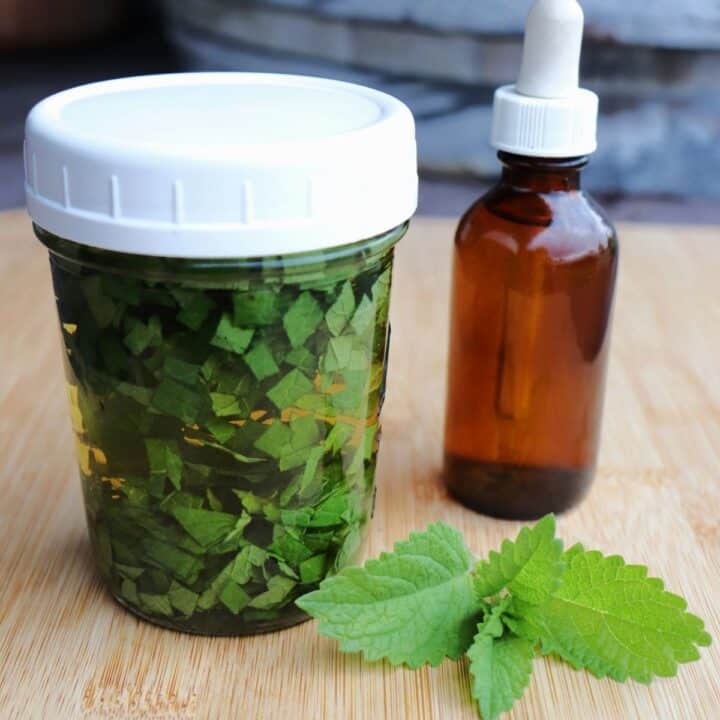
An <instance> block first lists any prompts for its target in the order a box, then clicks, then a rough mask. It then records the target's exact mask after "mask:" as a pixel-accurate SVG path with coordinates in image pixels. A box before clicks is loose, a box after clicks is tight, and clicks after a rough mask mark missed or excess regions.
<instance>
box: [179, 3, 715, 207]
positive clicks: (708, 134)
mask: <svg viewBox="0 0 720 720" xmlns="http://www.w3.org/2000/svg"><path fill="white" fill-rule="evenodd" d="M582 4H583V7H584V9H585V14H586V21H587V22H586V25H587V27H586V43H585V52H584V59H583V68H582V76H583V84H584V85H585V86H587V87H590V88H591V89H593V90H595V91H596V92H598V93H599V94H600V96H601V108H602V117H601V121H600V138H599V139H600V150H599V152H598V153H597V155H596V156H595V158H594V161H593V163H592V164H591V167H590V171H589V173H588V180H589V184H590V185H591V187H592V188H593V189H595V190H598V191H602V192H605V193H618V194H644V195H671V196H677V197H685V198H689V197H704V198H720V0H685V1H684V2H682V3H681V2H677V1H673V2H671V1H670V0H584V2H583V3H582ZM165 7H166V11H167V16H168V20H169V27H170V36H171V39H172V41H173V42H174V43H175V45H176V46H177V47H178V48H179V50H180V51H181V53H182V57H183V59H184V63H185V64H186V66H187V67H189V68H190V69H196V70H200V69H239V70H249V71H267V72H290V73H307V74H313V75H324V76H328V77H335V78H339V79H344V80H350V81H353V82H360V83H363V84H367V85H372V86H374V87H378V88H379V89H382V90H386V91H388V92H391V93H393V94H394V95H397V96H398V97H400V98H401V99H403V100H404V101H405V102H407V103H408V104H409V105H410V107H411V108H412V110H413V111H414V113H415V115H416V118H417V120H418V140H419V146H420V161H421V166H422V168H423V169H424V170H425V171H426V172H429V173H439V174H447V175H452V176H472V177H479V178H488V177H491V176H494V175H495V174H496V172H497V162H496V160H495V154H494V151H493V150H492V149H491V148H490V147H489V146H488V143H487V138H488V136H489V124H490V102H491V98H492V92H493V90H494V88H495V87H496V86H497V85H499V84H502V83H507V82H513V81H514V80H515V77H516V74H517V70H518V67H519V62H520V54H521V47H522V44H521V43H522V28H523V25H524V19H525V16H526V14H527V11H528V9H529V7H530V0H182V1H181V0H165Z"/></svg>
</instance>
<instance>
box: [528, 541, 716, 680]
mask: <svg viewBox="0 0 720 720" xmlns="http://www.w3.org/2000/svg"><path fill="white" fill-rule="evenodd" d="M567 557H568V559H569V562H568V567H567V569H566V571H565V573H564V575H563V581H562V585H561V586H560V588H559V590H558V591H557V592H556V593H555V595H554V596H553V597H552V598H551V599H550V600H549V601H548V602H547V603H545V604H544V605H540V606H531V605H527V606H525V605H523V604H522V603H519V604H518V607H517V609H516V614H517V615H518V616H519V617H520V618H521V620H520V621H519V622H518V623H517V627H518V630H519V631H520V632H522V633H523V634H524V635H526V636H527V637H531V638H533V637H537V638H539V639H540V641H541V644H542V650H543V653H544V654H548V653H557V654H558V655H560V656H561V657H563V658H564V659H565V660H567V661H568V662H570V663H571V664H572V665H573V666H574V667H575V668H576V669H580V668H587V669H588V670H590V672H592V673H593V674H594V675H596V676H598V677H605V676H609V677H611V678H613V679H614V680H617V681H619V682H624V681H625V680H627V679H628V678H632V679H633V680H637V681H638V682H642V683H649V682H650V681H651V680H652V678H653V676H655V675H658V676H660V677H671V676H674V675H675V674H676V672H677V666H678V664H679V663H686V662H691V661H693V660H697V659H698V658H699V652H698V649H697V648H698V646H706V645H709V644H710V641H711V640H710V635H708V633H707V632H705V630H704V626H703V622H702V620H701V619H700V618H698V617H696V616H695V615H692V614H691V613H689V612H686V608H687V603H686V602H685V600H683V599H682V598H681V597H679V596H678V595H673V594H672V593H669V592H667V591H666V590H664V586H663V583H662V581H661V580H658V579H656V578H649V577H648V576H647V568H646V567H644V566H642V565H626V564H625V562H624V561H623V559H622V558H621V557H618V556H611V557H605V556H603V555H602V554H601V553H599V552H594V551H590V552H586V551H584V550H583V548H582V547H581V546H576V547H574V548H571V550H569V551H568V553H567Z"/></svg>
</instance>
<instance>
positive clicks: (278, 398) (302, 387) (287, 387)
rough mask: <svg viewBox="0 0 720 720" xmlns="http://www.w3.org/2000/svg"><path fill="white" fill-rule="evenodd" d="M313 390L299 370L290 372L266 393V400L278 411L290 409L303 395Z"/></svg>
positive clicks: (310, 383)
mask: <svg viewBox="0 0 720 720" xmlns="http://www.w3.org/2000/svg"><path fill="white" fill-rule="evenodd" d="M312 389H313V384H312V382H310V380H308V379H307V377H306V376H305V375H303V373H302V372H300V370H298V369H295V370H291V371H290V372H289V373H288V374H287V375H285V377H283V379H282V380H280V381H279V382H278V383H277V384H276V385H273V386H272V387H271V388H270V389H269V390H268V391H267V396H268V398H269V399H270V400H271V401H272V402H273V403H274V404H275V405H276V406H277V407H278V408H280V409H282V408H286V407H291V406H292V405H293V403H295V401H297V400H298V399H299V398H301V397H302V396H303V395H307V393H309V392H310V391H311V390H312Z"/></svg>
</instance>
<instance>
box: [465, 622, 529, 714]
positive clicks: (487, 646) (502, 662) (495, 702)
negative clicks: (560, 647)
mask: <svg viewBox="0 0 720 720" xmlns="http://www.w3.org/2000/svg"><path fill="white" fill-rule="evenodd" d="M467 655H468V658H469V660H470V675H471V676H472V694H473V697H474V698H475V700H476V701H477V704H478V706H479V708H480V714H481V715H482V717H483V720H495V718H497V717H498V716H499V715H501V714H502V713H504V712H507V711H508V710H510V709H511V708H512V706H513V705H514V703H515V701H516V700H519V699H520V698H521V697H522V694H523V692H524V691H525V688H526V687H527V686H528V684H529V683H530V675H531V673H532V661H533V657H534V655H535V650H534V648H533V645H532V643H530V642H528V641H527V640H524V639H523V638H518V637H513V636H505V637H500V636H498V635H496V633H495V631H494V630H488V629H487V628H486V627H485V626H484V624H483V623H481V624H480V625H478V633H477V635H476V636H475V639H474V641H473V644H472V645H471V647H470V649H469V650H468V652H467Z"/></svg>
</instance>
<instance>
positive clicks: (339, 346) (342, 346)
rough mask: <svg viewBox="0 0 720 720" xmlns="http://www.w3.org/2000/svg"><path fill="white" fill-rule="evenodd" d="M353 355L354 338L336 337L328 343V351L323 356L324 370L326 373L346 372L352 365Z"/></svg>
mask: <svg viewBox="0 0 720 720" xmlns="http://www.w3.org/2000/svg"><path fill="white" fill-rule="evenodd" d="M352 354H353V338H352V337H349V336H347V335H341V336H340V337H334V338H331V339H330V342H329V343H328V349H327V352H326V353H325V355H324V356H323V370H324V371H325V372H335V371H337V370H344V369H345V368H346V367H348V365H350V359H351V357H352Z"/></svg>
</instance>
